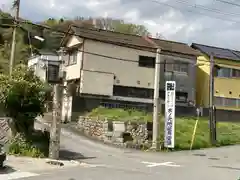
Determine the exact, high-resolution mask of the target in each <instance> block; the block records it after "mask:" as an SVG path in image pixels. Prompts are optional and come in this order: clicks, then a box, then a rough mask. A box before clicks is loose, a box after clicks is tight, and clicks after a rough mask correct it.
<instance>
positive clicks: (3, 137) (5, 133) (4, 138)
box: [0, 117, 11, 144]
mask: <svg viewBox="0 0 240 180" xmlns="http://www.w3.org/2000/svg"><path fill="white" fill-rule="evenodd" d="M10 137H11V129H10V126H9V118H7V117H0V144H6V143H8V141H9V140H10Z"/></svg>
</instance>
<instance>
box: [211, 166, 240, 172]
mask: <svg viewBox="0 0 240 180" xmlns="http://www.w3.org/2000/svg"><path fill="white" fill-rule="evenodd" d="M211 167H213V168H220V169H231V170H237V171H240V168H236V167H229V166H211Z"/></svg>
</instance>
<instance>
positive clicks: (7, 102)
mask: <svg viewBox="0 0 240 180" xmlns="http://www.w3.org/2000/svg"><path fill="white" fill-rule="evenodd" d="M0 84H1V86H0V103H1V104H3V105H4V111H5V113H6V114H7V115H8V116H10V117H12V118H13V119H14V120H15V121H16V123H19V124H21V123H23V122H26V121H28V120H33V119H34V118H35V117H36V116H38V115H41V114H42V113H43V112H44V103H45V99H46V97H45V91H44V88H45V85H44V84H43V82H41V80H40V79H39V78H38V77H37V76H35V75H34V72H33V71H32V70H29V69H28V68H27V67H26V66H25V65H18V66H17V67H16V68H15V69H14V71H13V73H12V76H11V77H9V76H8V75H5V74H1V75H0Z"/></svg>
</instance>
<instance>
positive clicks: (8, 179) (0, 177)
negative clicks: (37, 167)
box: [0, 171, 39, 180]
mask: <svg viewBox="0 0 240 180" xmlns="http://www.w3.org/2000/svg"><path fill="white" fill-rule="evenodd" d="M33 176H39V174H35V173H30V172H20V171H16V172H12V173H6V174H0V180H12V179H20V178H27V177H33Z"/></svg>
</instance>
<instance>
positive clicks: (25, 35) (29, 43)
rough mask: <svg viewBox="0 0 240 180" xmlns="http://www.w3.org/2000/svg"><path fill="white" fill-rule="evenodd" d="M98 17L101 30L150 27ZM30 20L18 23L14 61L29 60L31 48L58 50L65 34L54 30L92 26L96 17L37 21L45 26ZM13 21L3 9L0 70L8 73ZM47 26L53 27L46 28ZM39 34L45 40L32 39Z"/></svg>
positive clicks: (136, 31) (145, 32) (138, 30)
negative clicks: (70, 26) (76, 26)
mask: <svg viewBox="0 0 240 180" xmlns="http://www.w3.org/2000/svg"><path fill="white" fill-rule="evenodd" d="M21 20H23V19H21ZM95 20H96V21H95V22H96V26H97V27H98V28H100V29H106V30H111V31H116V32H122V33H130V34H138V35H149V32H148V30H147V29H146V27H144V26H143V25H135V24H129V23H125V22H124V21H123V20H116V19H111V18H107V19H104V18H95ZM24 21H26V20H24ZM27 22H29V23H19V25H18V30H17V44H16V56H15V57H16V59H15V64H18V63H20V62H22V63H26V62H27V59H28V57H29V56H30V54H31V51H33V52H37V51H38V50H47V51H54V50H57V49H58V48H59V44H60V41H61V39H62V37H63V36H64V34H63V33H59V32H57V31H54V30H60V31H67V29H68V27H69V25H71V24H76V25H81V26H84V27H93V25H92V24H93V19H92V18H84V17H76V18H73V19H64V18H61V19H53V18H49V19H47V20H45V21H43V22H38V23H37V24H40V25H43V26H42V27H41V26H35V25H33V24H32V23H31V21H27ZM13 24H14V23H13V18H12V16H11V15H10V14H8V13H6V12H3V11H2V10H1V9H0V72H2V73H5V72H8V62H9V59H10V51H11V43H12V42H11V41H12V40H11V39H12V29H13V28H12V27H13ZM44 26H47V27H50V28H51V29H47V28H44ZM36 35H37V36H41V37H43V38H44V39H45V40H44V41H43V42H41V41H39V40H36V39H35V38H33V37H34V36H36Z"/></svg>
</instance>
